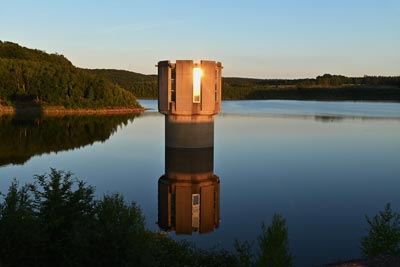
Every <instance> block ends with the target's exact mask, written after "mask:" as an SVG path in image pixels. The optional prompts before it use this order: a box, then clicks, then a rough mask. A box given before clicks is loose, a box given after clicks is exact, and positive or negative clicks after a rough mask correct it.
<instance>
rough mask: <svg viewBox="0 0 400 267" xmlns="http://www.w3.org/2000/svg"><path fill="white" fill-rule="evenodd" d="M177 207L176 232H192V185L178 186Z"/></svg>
mask: <svg viewBox="0 0 400 267" xmlns="http://www.w3.org/2000/svg"><path fill="white" fill-rule="evenodd" d="M175 207H176V209H175V210H176V214H175V220H176V221H175V230H176V233H177V234H178V235H179V234H192V187H183V186H177V187H176V191H175Z"/></svg>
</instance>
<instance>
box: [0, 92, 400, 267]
mask: <svg viewBox="0 0 400 267" xmlns="http://www.w3.org/2000/svg"><path fill="white" fill-rule="evenodd" d="M141 103H142V104H143V105H144V106H146V107H148V108H153V109H155V110H150V111H148V112H146V113H144V114H142V115H140V116H131V115H118V116H89V117H77V116H69V117H62V118H57V117H56V118H54V117H53V118H52V117H50V118H36V119H35V118H32V119H24V118H13V117H8V116H3V117H0V191H2V192H4V191H6V190H7V188H8V186H9V184H10V182H11V180H12V178H13V177H16V178H18V179H19V180H20V181H21V182H22V183H24V182H28V181H32V176H33V174H42V173H44V172H49V167H53V168H57V169H62V170H70V171H72V172H73V173H74V174H75V175H76V176H77V177H79V178H81V179H83V180H85V181H87V182H88V183H89V184H91V185H94V186H95V187H96V189H97V191H96V192H97V194H98V196H99V197H101V195H102V194H103V193H106V192H120V193H122V194H123V195H124V196H125V197H126V199H127V200H134V201H136V202H137V203H138V204H139V206H140V207H141V209H142V211H143V213H144V215H145V217H146V224H147V227H148V228H149V229H152V230H155V231H159V230H160V229H159V227H158V225H157V224H156V223H157V221H158V208H159V203H158V192H159V191H158V190H159V189H158V187H159V184H158V183H159V182H158V181H159V178H160V177H161V176H162V175H164V173H165V168H164V166H165V160H166V159H165V155H166V153H165V144H164V123H165V122H164V116H163V115H161V114H159V113H157V112H156V108H157V102H156V101H152V100H142V101H141ZM207 153H208V152H207ZM211 153H212V151H211ZM211 158H213V161H214V165H213V170H214V173H215V174H216V175H217V176H218V177H219V181H220V184H219V203H218V204H219V212H218V213H219V214H218V216H219V223H218V224H219V225H218V227H217V228H215V229H214V231H212V232H210V233H207V234H200V233H198V232H194V233H193V234H192V235H176V234H175V233H174V232H173V231H171V232H169V235H171V236H173V237H174V238H176V239H179V240H180V239H187V240H189V241H193V242H195V243H196V244H197V245H198V246H200V247H215V246H216V245H217V246H219V247H220V248H226V249H232V248H233V243H234V240H235V239H237V240H239V241H245V240H248V241H252V240H256V238H257V236H258V235H259V234H260V232H261V223H262V222H265V223H266V224H269V223H270V222H271V218H272V216H273V214H274V213H275V212H277V213H279V214H281V215H282V216H283V217H284V218H285V219H286V221H287V226H288V230H289V239H290V249H291V251H292V253H293V255H294V256H295V264H296V266H312V265H316V264H322V263H329V262H332V261H337V260H341V259H343V260H344V259H350V258H356V257H360V249H359V240H360V238H361V237H362V236H363V235H365V229H366V227H367V224H366V222H365V217H364V215H365V214H368V215H370V216H372V215H374V214H376V213H377V212H378V211H379V210H382V209H383V207H384V205H385V203H387V202H391V203H392V206H393V208H394V210H397V211H399V210H400V193H399V192H400V104H397V103H368V102H365V103H363V102H313V101H310V102H307V101H226V102H223V106H222V112H221V114H219V115H217V116H216V117H215V125H214V151H213V155H212V154H211ZM255 245H256V244H255Z"/></svg>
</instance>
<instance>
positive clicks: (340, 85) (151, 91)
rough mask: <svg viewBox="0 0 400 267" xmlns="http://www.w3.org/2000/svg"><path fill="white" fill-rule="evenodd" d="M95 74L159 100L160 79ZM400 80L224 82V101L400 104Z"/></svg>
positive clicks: (120, 73) (341, 78)
mask: <svg viewBox="0 0 400 267" xmlns="http://www.w3.org/2000/svg"><path fill="white" fill-rule="evenodd" d="M91 71H92V72H93V73H95V74H97V75H99V76H101V77H103V78H105V79H108V80H110V81H112V82H114V83H116V84H118V85H119V86H121V87H123V88H125V89H127V90H129V91H131V92H132V93H134V94H135V95H136V96H137V97H139V98H153V99H156V98H157V96H158V85H157V76H156V75H144V74H140V73H135V72H130V71H122V70H107V69H96V70H91ZM399 88H400V76H393V77H390V76H364V77H346V76H343V75H331V74H324V75H322V76H318V77H316V78H315V79H252V78H235V77H224V78H222V99H224V100H241V99H290V100H292V99H293V100H384V101H400V90H399Z"/></svg>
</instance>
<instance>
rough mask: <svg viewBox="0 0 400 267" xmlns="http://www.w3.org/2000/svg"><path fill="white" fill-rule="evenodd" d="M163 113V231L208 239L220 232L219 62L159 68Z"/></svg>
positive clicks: (160, 202)
mask: <svg viewBox="0 0 400 267" xmlns="http://www.w3.org/2000/svg"><path fill="white" fill-rule="evenodd" d="M157 66H158V90H159V91H158V110H159V112H160V113H162V114H164V115H165V174H164V175H163V176H161V177H160V179H159V181H158V225H159V226H160V228H161V229H163V230H165V231H175V232H176V233H177V234H191V233H192V232H193V231H198V232H200V233H207V232H210V231H213V230H214V229H215V228H217V227H218V226H219V220H220V218H219V192H220V181H219V177H218V176H216V175H215V174H214V115H216V114H217V113H218V112H219V111H220V109H221V70H222V65H221V63H220V62H215V61H205V60H202V61H200V63H198V64H197V63H194V62H193V61H192V60H177V61H176V63H171V62H170V61H160V62H158V65H157Z"/></svg>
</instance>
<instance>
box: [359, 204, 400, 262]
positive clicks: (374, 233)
mask: <svg viewBox="0 0 400 267" xmlns="http://www.w3.org/2000/svg"><path fill="white" fill-rule="evenodd" d="M365 217H366V220H367V223H368V225H369V230H368V235H367V236H365V237H363V238H362V239H361V249H362V253H363V254H364V255H365V256H379V255H396V256H399V255H400V214H399V213H396V212H393V211H392V208H391V205H390V203H387V204H386V206H385V210H383V211H380V212H379V214H378V215H375V216H374V218H373V219H370V218H369V217H368V216H365Z"/></svg>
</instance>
